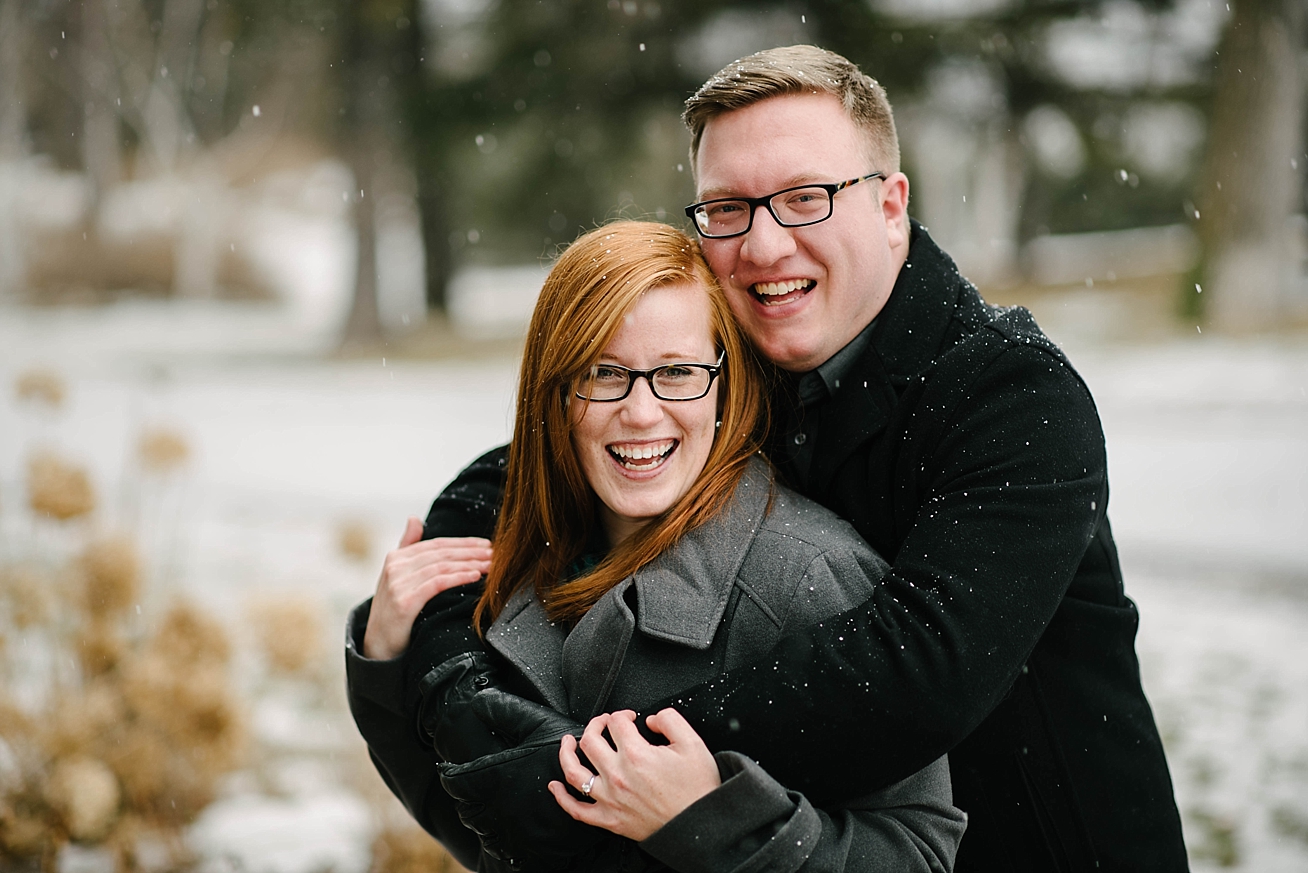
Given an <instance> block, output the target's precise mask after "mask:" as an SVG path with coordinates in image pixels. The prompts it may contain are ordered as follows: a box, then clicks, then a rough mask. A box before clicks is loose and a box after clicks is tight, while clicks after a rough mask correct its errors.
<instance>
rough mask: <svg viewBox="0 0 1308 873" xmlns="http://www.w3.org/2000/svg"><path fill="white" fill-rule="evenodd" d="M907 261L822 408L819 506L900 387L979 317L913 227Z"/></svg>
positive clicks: (813, 492) (817, 453)
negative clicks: (961, 325)
mask: <svg viewBox="0 0 1308 873" xmlns="http://www.w3.org/2000/svg"><path fill="white" fill-rule="evenodd" d="M910 233H911V236H910V241H909V250H908V257H907V258H906V259H905V261H904V266H903V267H902V268H900V271H899V276H898V277H897V278H896V279H895V285H894V288H893V290H892V291H891V292H890V298H889V299H888V300H887V301H886V304H885V306H883V307H882V309H881V312H880V313H879V314H878V315H877V317H876V321H875V323H874V325H873V330H872V334H871V341H870V342H869V343H868V345H867V347H866V348H865V349H864V350H863V353H862V355H860V356H859V357H858V359H857V360H856V361H855V362H854V364H853V365H852V366H850V367H849V369H848V371H847V372H846V373H845V375H844V377H843V383H844V384H843V388H842V390H841V391H840V393H838V394H836V395H835V396H834V397H832V398H830V399H829V400H828V401H827V402H826V404H825V405H824V406H823V410H822V422H823V423H822V426H821V428H820V431H819V433H818V434H817V440H818V442H817V445H816V447H815V449H814V452H813V466H812V469H811V470H810V471H809V475H808V477H807V483H806V486H805V488H804V491H805V493H807V494H808V495H809V496H810V497H817V498H818V499H819V501H821V499H822V496H823V495H824V494H825V493H826V489H827V486H828V485H829V484H830V482H831V481H832V479H833V477H834V475H835V471H836V470H837V469H839V467H840V465H841V464H842V463H844V461H845V459H846V458H848V457H849V456H850V455H851V454H853V453H854V452H855V451H856V450H857V449H858V447H859V446H861V445H862V444H864V443H865V442H867V441H868V440H869V439H871V438H872V437H874V436H875V435H876V434H877V433H879V432H880V431H881V429H882V428H884V427H885V425H886V422H887V421H888V420H889V418H890V411H891V409H892V408H893V407H894V405H895V403H896V402H897V398H898V394H899V391H900V389H902V388H903V386H904V385H906V384H907V383H908V380H909V379H910V378H911V377H913V376H915V375H917V374H920V373H923V372H924V371H925V370H927V369H928V368H929V367H930V365H931V363H932V361H934V360H935V359H936V358H937V357H938V356H939V355H940V354H941V353H942V352H943V351H944V347H945V346H946V344H947V338H948V335H949V331H950V325H951V324H952V323H953V321H954V320H955V319H956V318H958V317H960V315H961V316H962V317H964V318H976V319H978V320H979V319H981V318H982V317H983V316H982V314H981V313H982V312H983V310H984V308H985V304H984V303H982V302H981V297H980V295H978V294H977V291H976V288H975V287H973V286H972V284H971V283H970V282H968V281H967V280H966V279H965V278H963V276H962V275H961V274H960V273H959V272H958V267H957V266H956V265H955V264H954V261H953V259H952V258H950V257H949V255H947V254H945V253H944V252H943V251H941V249H940V247H939V246H937V245H936V244H935V242H934V241H933V240H932V239H931V236H930V234H928V233H927V230H926V228H925V227H923V226H922V225H921V224H919V223H917V222H916V221H913V222H911V230H910Z"/></svg>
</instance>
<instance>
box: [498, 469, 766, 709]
mask: <svg viewBox="0 0 1308 873" xmlns="http://www.w3.org/2000/svg"><path fill="white" fill-rule="evenodd" d="M771 494H772V471H771V468H770V467H769V466H768V465H767V463H766V462H765V461H763V460H762V459H760V458H753V459H751V461H750V463H749V467H748V468H747V469H746V471H745V475H744V477H743V478H742V479H741V482H740V485H739V486H738V487H737V488H736V492H735V494H734V495H733V496H732V499H731V501H730V502H729V503H728V504H727V507H726V508H725V509H724V510H723V511H722V512H720V513H718V515H716V516H714V517H713V518H711V519H709V520H708V521H707V522H705V523H704V524H703V525H701V526H700V527H698V528H696V529H695V530H693V531H691V532H690V533H688V534H686V536H684V537H682V538H681V540H680V541H679V542H677V544H676V545H674V546H673V547H672V548H670V549H668V550H667V551H666V552H664V553H663V554H662V555H660V556H659V557H658V558H656V559H655V560H654V561H652V562H651V563H650V564H648V565H647V566H645V567H643V568H642V569H641V570H639V571H638V572H636V573H635V574H633V575H632V576H630V577H628V578H627V579H624V580H623V581H622V582H620V583H618V584H617V585H616V586H614V588H613V589H612V590H610V591H609V592H608V593H607V594H605V595H604V596H603V597H602V598H600V600H599V602H598V603H596V604H595V605H594V606H593V607H591V609H590V611H589V612H587V613H586V615H585V616H584V617H583V618H582V619H581V621H579V622H578V623H577V625H576V626H575V627H574V628H572V630H571V632H569V631H568V629H567V628H566V627H565V626H564V625H562V624H559V623H556V622H552V621H550V619H549V617H548V616H547V615H546V614H545V607H544V606H543V605H542V604H541V602H540V601H539V600H538V599H537V598H536V596H535V592H534V591H532V590H530V589H518V591H516V592H514V594H513V596H512V597H510V598H509V602H508V604H507V605H506V606H505V609H504V611H503V612H502V613H500V615H499V617H498V618H496V619H495V621H494V623H493V624H492V625H491V626H490V629H489V630H488V631H487V632H486V642H487V643H488V644H489V645H490V646H491V647H492V648H494V649H495V650H496V651H498V652H499V653H500V654H501V655H503V656H504V657H505V658H506V659H508V660H509V662H510V663H512V664H513V665H514V666H515V667H517V668H518V670H519V671H521V673H522V675H523V676H524V677H525V678H526V679H527V680H528V681H529V682H531V684H532V685H533V686H534V687H535V688H536V690H537V691H538V692H539V693H540V695H541V697H542V698H543V699H544V700H545V702H546V703H547V704H549V705H550V706H552V707H554V708H555V709H557V710H559V711H560V712H567V713H569V714H571V715H573V717H575V718H589V717H590V716H591V715H594V714H595V713H596V712H599V711H602V708H603V704H604V702H605V701H606V700H607V698H608V696H609V691H610V689H611V688H612V686H613V682H614V681H615V679H616V678H617V675H618V671H619V669H620V668H621V666H622V660H623V657H624V656H625V654H626V650H627V645H628V643H629V642H630V640H631V635H632V631H633V630H636V629H638V630H639V631H640V632H641V633H642V634H644V635H645V636H648V637H652V638H654V639H659V640H664V641H667V642H670V643H675V644H678V645H682V646H687V647H689V648H692V649H700V650H703V649H707V648H708V647H709V646H710V645H712V643H713V638H714V636H715V634H716V632H717V629H718V625H719V624H720V623H721V621H722V616H723V613H724V612H725V611H726V608H727V601H728V600H729V598H730V595H731V589H732V586H733V584H734V582H735V579H736V574H737V573H738V571H739V569H740V564H741V562H742V561H744V559H745V554H746V553H747V552H748V551H749V547H750V544H751V543H752V542H753V540H754V534H755V532H756V531H757V530H758V527H759V525H760V524H761V523H762V521H763V518H764V516H765V514H766V511H767V506H768V500H769V498H770V496H771Z"/></svg>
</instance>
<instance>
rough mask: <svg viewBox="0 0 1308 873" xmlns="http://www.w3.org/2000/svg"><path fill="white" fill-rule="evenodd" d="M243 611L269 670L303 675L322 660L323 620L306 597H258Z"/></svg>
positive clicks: (317, 608)
mask: <svg viewBox="0 0 1308 873" xmlns="http://www.w3.org/2000/svg"><path fill="white" fill-rule="evenodd" d="M246 613H247V614H248V615H249V617H250V624H251V625H252V626H253V628H254V632H255V634H256V636H257V639H258V641H259V648H260V650H261V651H262V652H263V653H264V657H266V658H267V660H268V667H269V669H270V670H272V672H274V673H280V674H283V675H294V674H303V673H307V672H310V671H311V670H312V669H313V668H314V667H316V666H319V665H320V664H322V663H323V639H324V633H323V631H324V627H325V619H324V616H323V614H322V609H321V608H320V607H319V606H318V604H317V603H315V602H314V601H312V600H310V599H309V598H308V597H304V596H300V597H295V596H289V595H288V596H282V597H267V598H260V599H259V600H257V601H255V602H253V603H251V604H250V605H249V606H248V607H247V609H246Z"/></svg>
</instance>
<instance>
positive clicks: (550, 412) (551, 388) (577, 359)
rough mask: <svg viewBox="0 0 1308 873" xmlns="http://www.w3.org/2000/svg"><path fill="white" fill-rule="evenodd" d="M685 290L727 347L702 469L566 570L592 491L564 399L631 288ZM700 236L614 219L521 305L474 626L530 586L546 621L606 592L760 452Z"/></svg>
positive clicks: (749, 388)
mask: <svg viewBox="0 0 1308 873" xmlns="http://www.w3.org/2000/svg"><path fill="white" fill-rule="evenodd" d="M674 285H690V286H693V287H697V288H702V289H703V291H704V293H705V294H706V295H708V299H709V327H710V331H711V333H712V336H713V341H714V343H716V344H717V347H718V348H719V349H721V350H722V351H724V352H725V353H726V357H725V361H724V364H723V375H722V377H721V378H720V380H719V382H718V385H719V388H718V409H719V417H720V420H721V423H720V425H719V427H718V433H717V436H716V438H715V439H714V441H713V447H712V449H710V451H709V456H708V459H707V461H706V462H705V464H704V469H703V470H702V471H701V472H700V474H699V476H698V478H696V480H695V481H694V483H692V484H691V486H690V489H689V490H688V491H687V492H686V494H685V495H684V496H683V497H682V498H681V499H680V500H679V501H677V503H676V504H674V505H673V506H672V507H671V508H669V509H668V510H667V511H666V512H665V513H664V514H663V515H662V516H660V517H659V518H657V519H655V521H654V522H653V523H652V524H651V525H650V526H649V527H647V528H645V529H644V530H642V531H640V532H639V533H638V534H637V535H635V536H632V537H628V538H627V539H626V540H625V541H623V542H622V544H621V545H619V546H617V547H615V548H614V549H612V550H611V551H610V552H609V553H608V555H607V556H606V557H605V558H604V559H603V560H602V561H601V562H600V563H599V564H598V565H597V566H595V567H594V568H593V569H591V570H589V571H587V572H584V573H582V574H581V575H580V576H578V577H577V578H574V579H566V578H565V576H566V575H567V574H568V573H569V571H570V569H571V568H574V565H575V564H576V562H577V559H578V558H580V557H582V555H583V553H584V552H585V551H586V548H587V546H588V545H589V544H590V542H591V541H592V537H593V536H594V535H595V532H596V525H597V524H598V523H599V519H598V514H597V513H596V511H595V500H596V497H595V492H594V491H593V490H592V489H591V487H590V485H589V483H588V482H587V481H586V477H585V474H584V472H583V471H582V467H581V461H580V458H579V457H578V455H577V451H576V448H575V447H574V446H573V443H572V438H571V435H572V430H573V420H572V417H571V416H570V415H569V404H570V403H572V402H573V399H572V389H571V386H572V384H573V382H574V380H575V378H576V377H577V375H578V374H580V373H584V372H586V371H587V370H588V369H589V368H590V367H591V366H593V365H594V364H595V363H596V362H598V361H599V359H600V356H601V355H602V354H603V352H604V349H605V348H606V347H607V346H608V345H609V343H610V342H611V341H612V339H613V337H614V336H615V335H616V334H617V332H618V330H619V328H621V326H622V323H623V319H624V317H625V316H626V315H627V313H629V312H630V311H631V309H632V308H633V307H634V306H635V305H636V302H637V301H638V300H639V299H640V297H641V295H642V294H644V293H645V292H646V291H649V290H651V289H654V288H662V287H667V286H674ZM762 380H763V377H762V373H761V370H760V368H759V366H758V362H757V360H756V359H755V358H754V356H753V352H752V351H751V349H750V347H749V345H748V344H747V343H746V341H745V340H744V338H743V336H742V335H741V332H740V329H739V328H738V327H737V326H736V322H735V320H734V319H733V318H732V317H731V310H730V308H729V306H728V305H727V301H726V297H725V295H724V294H723V293H722V289H721V288H720V287H719V286H718V283H717V280H716V279H714V277H713V273H712V272H711V271H710V270H709V268H708V264H707V263H705V261H704V256H703V254H702V253H701V252H700V249H699V243H698V242H697V241H696V240H693V239H691V238H690V237H688V236H686V235H685V234H684V233H682V232H681V231H679V230H677V229H676V228H673V227H669V226H667V225H664V224H655V223H651V222H642V221H620V222H615V223H613V224H609V225H605V226H603V227H600V228H598V229H596V230H592V231H590V232H589V233H587V234H585V235H583V236H581V237H580V238H579V239H577V241H576V242H574V243H573V244H572V245H571V246H569V247H568V249H567V250H566V251H565V252H564V253H563V254H562V255H561V256H560V257H559V259H558V261H557V262H556V263H555V265H554V268H553V269H552V270H551V271H550V274H549V276H548V277H547V278H546V279H545V285H544V287H543V288H542V289H541V293H540V298H539V299H538V300H537V302H536V309H535V311H534V312H533V313H532V318H531V326H530V329H529V330H528V333H527V344H526V348H525V349H524V350H523V355H522V369H521V372H520V374H519V378H518V399H517V410H516V414H515V417H514V425H513V440H512V442H511V443H510V445H509V452H508V465H507V470H506V480H505V490H504V503H503V506H502V508H501V510H500V516H499V521H498V522H497V524H496V527H495V555H494V557H493V558H492V560H491V568H490V572H489V573H488V574H487V579H486V588H485V591H484V592H483V594H482V597H481V600H480V601H479V602H478V604H477V608H476V612H475V613H474V624H476V626H477V627H478V628H481V627H483V622H484V621H485V620H487V619H489V620H491V621H493V620H494V619H495V618H496V617H497V616H498V615H499V614H500V612H501V611H503V609H504V607H505V605H506V604H507V603H508V601H509V598H510V597H511V596H512V595H513V593H514V592H515V591H517V590H518V589H519V588H522V587H525V586H527V585H531V586H533V587H534V588H535V590H536V593H537V596H538V597H539V598H540V599H541V601H542V602H543V603H544V604H545V607H546V611H547V612H548V613H549V615H550V617H551V618H552V619H554V620H562V621H576V620H578V619H580V618H581V616H583V615H585V613H586V611H587V610H588V609H590V607H591V606H593V605H594V604H595V603H596V601H598V600H599V599H600V598H601V597H602V596H603V595H604V593H605V592H607V591H608V590H609V589H610V588H612V587H613V586H614V585H616V584H617V583H619V582H621V581H622V580H623V579H625V578H626V577H628V576H630V575H631V574H632V573H634V572H635V571H636V570H638V569H640V568H641V567H643V566H644V565H646V564H648V563H649V562H650V561H652V560H654V558H656V557H658V555H660V554H661V553H662V552H664V551H665V550H666V549H668V548H670V547H671V546H672V545H673V544H674V543H676V541H677V540H678V539H680V538H681V537H682V536H683V535H685V534H686V533H687V532H688V531H690V530H693V529H694V528H696V527H698V526H699V525H701V524H703V523H704V522H705V521H707V520H708V519H710V518H712V517H713V516H714V515H716V514H717V513H718V512H721V511H722V510H723V509H724V508H725V507H726V505H727V503H728V501H729V500H730V499H731V496H732V494H733V493H734V492H735V490H736V485H737V484H738V483H739V482H740V477H741V476H742V475H744V472H745V468H746V466H747V464H748V462H749V458H750V456H751V455H753V454H755V453H756V452H757V451H758V450H759V447H760V444H761V439H762V433H763V430H764V428H765V426H766V422H765V420H764V417H765V412H764V409H765V407H764V403H765V389H764V386H763V381H762Z"/></svg>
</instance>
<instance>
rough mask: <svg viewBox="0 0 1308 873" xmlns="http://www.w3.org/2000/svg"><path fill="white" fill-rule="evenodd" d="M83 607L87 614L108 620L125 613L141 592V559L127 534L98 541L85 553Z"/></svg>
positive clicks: (82, 560)
mask: <svg viewBox="0 0 1308 873" xmlns="http://www.w3.org/2000/svg"><path fill="white" fill-rule="evenodd" d="M80 566H81V570H82V574H83V578H84V584H85V587H84V589H83V601H82V602H83V606H84V608H85V609H86V613H87V615H89V616H91V617H92V618H94V619H97V620H100V621H106V620H109V619H112V618H115V617H116V616H118V615H120V614H122V613H123V612H125V611H126V610H127V609H128V607H130V606H131V605H132V604H134V603H136V602H137V600H138V599H139V598H140V593H141V558H140V556H139V555H138V554H137V551H136V546H135V544H133V542H132V541H131V540H130V539H128V538H127V537H122V536H115V537H108V538H105V539H101V540H97V541H96V542H93V543H91V544H90V545H89V546H87V547H86V550H85V551H84V552H83V553H82V558H81V561H80Z"/></svg>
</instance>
